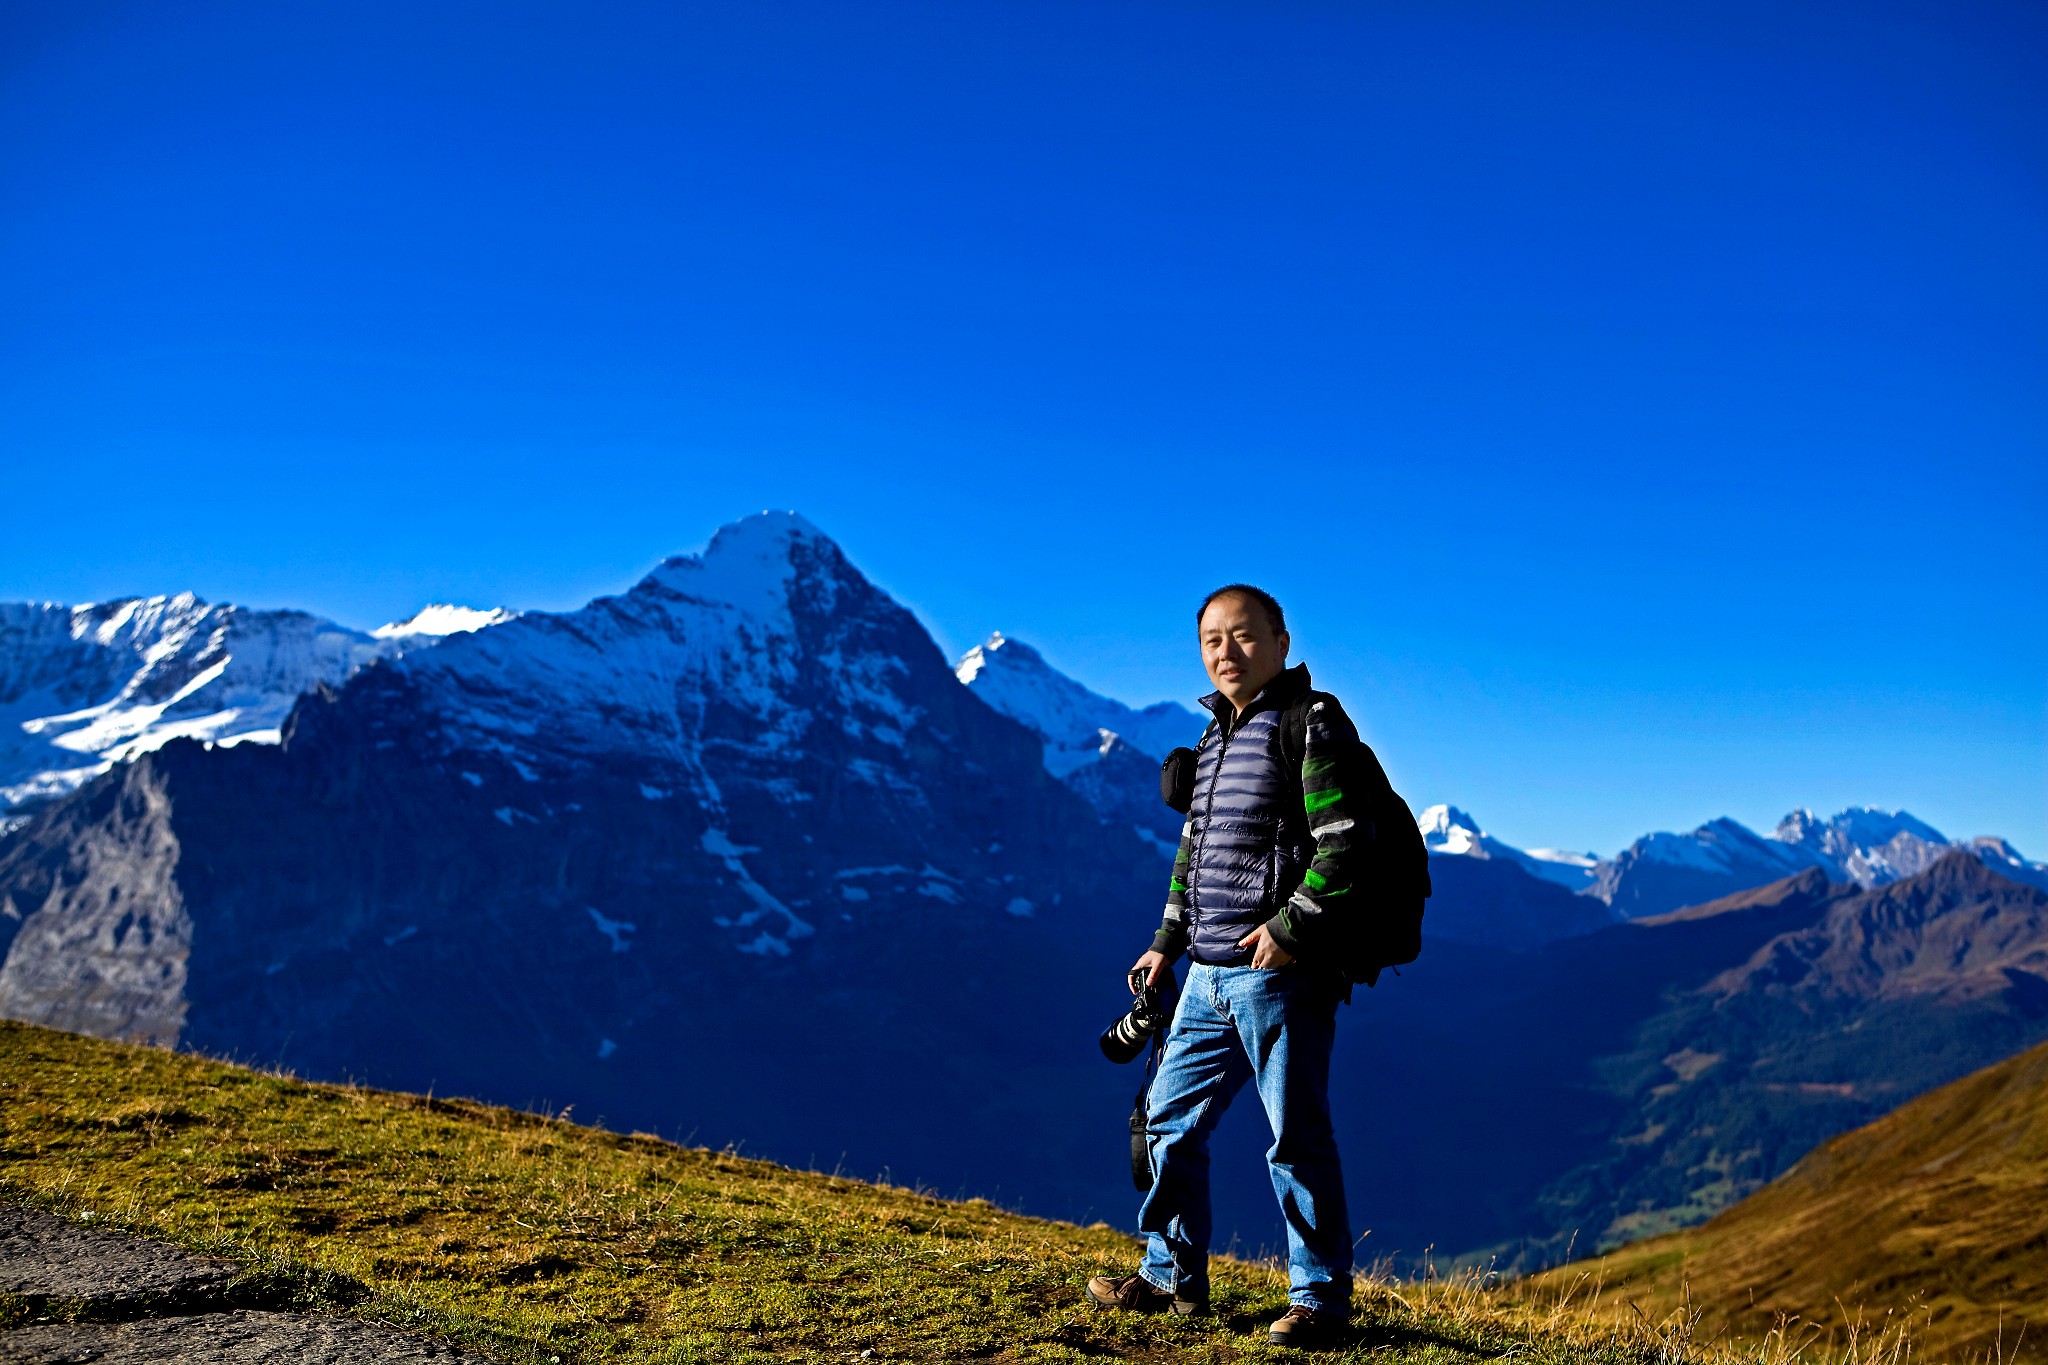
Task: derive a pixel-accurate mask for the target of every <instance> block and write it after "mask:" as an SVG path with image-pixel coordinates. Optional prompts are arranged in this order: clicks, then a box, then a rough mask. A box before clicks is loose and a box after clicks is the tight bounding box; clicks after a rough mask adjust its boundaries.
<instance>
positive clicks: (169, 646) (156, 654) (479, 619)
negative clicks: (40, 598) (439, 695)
mask: <svg viewBox="0 0 2048 1365" xmlns="http://www.w3.org/2000/svg"><path fill="white" fill-rule="evenodd" d="M509 615H510V614H509V613H506V612H503V611H477V610H474V609H471V608H466V607H451V606H446V605H436V606H430V607H428V608H426V609H425V610H423V611H421V612H420V613H419V614H418V615H416V616H414V617H413V618H412V619H411V620H409V621H401V622H394V623H392V624H391V625H387V626H383V627H380V628H379V629H377V630H375V631H367V632H366V631H359V630H351V629H349V628H348V627H347V626H342V625H337V624H336V623H335V622H333V621H329V620H326V619H325V618H323V617H319V616H315V615H313V614H312V613H310V612H303V611H289V610H286V611H264V610H258V609H254V608H249V607H239V606H234V605H229V604H213V603H207V602H204V601H201V600H200V599H199V598H198V597H195V596H194V595H193V594H191V593H179V594H177V595H176V596H169V597H129V598H121V599H118V600H116V601H112V602H95V603H87V604H85V605H83V606H75V607H67V606H60V605H57V604H54V603H48V602H4V603H0V819H4V818H5V817H6V816H7V814H8V812H10V811H19V810H21V809H24V808H27V807H31V806H34V805H37V804H41V803H46V802H48V801H51V800H54V799H56V798H57V797H60V796H63V795H64V794H66V793H68V792H71V791H74V790H76V789H77V788H78V787H79V786H80V785H82V784H83V783H85V782H86V781H89V780H90V779H91V778H93V777H96V776H98V775H99V774H100V773H103V772H105V771H106V770H107V769H108V767H109V766H111V765H112V764H114V763H118V762H122V761H124V760H126V759H130V758H133V757H135V756H136V755H137V754H141V753H147V752H149V751H151V750H153V749H157V748H159V747H161V746H162V745H164V744H166V743H168V742H170V741H171V740H173V739H177V738H181V737H183V738H191V739H199V740H204V741H207V742H210V743H218V744H239V743H248V742H254V743H276V742H277V739H278V737H279V729H280V727H281V726H282V725H283V724H284V720H285V717H286V716H287V715H288V714H289V713H290V711H291V708H292V705H293V703H294V702H296V701H297V700H298V698H299V697H300V696H301V695H302V694H304V693H305V692H307V691H309V690H311V689H312V688H314V687H316V686H319V685H320V684H323V683H326V684H333V683H339V682H341V681H342V680H344V679H345V678H347V677H348V676H349V675H351V674H352V673H354V672H355V671H356V670H357V669H359V668H362V667H363V666H365V665H367V664H369V663H372V662H374V661H376V660H378V659H387V658H393V657H396V656H397V655H399V654H401V653H403V652H405V651H406V650H408V649H413V648H418V647H420V646H423V645H427V644H432V643H434V642H436V641H438V640H440V639H442V638H444V637H445V636H448V635H450V634H454V633H459V632H464V631H471V630H476V629H479V628H481V627H483V626H486V625H491V624H495V623H497V622H498V621H502V620H506V619H509Z"/></svg>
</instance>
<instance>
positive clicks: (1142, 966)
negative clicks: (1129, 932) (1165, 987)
mask: <svg viewBox="0 0 2048 1365" xmlns="http://www.w3.org/2000/svg"><path fill="white" fill-rule="evenodd" d="M1131 970H1132V971H1134V972H1138V971H1142V972H1144V973H1145V983H1146V984H1147V985H1150V986H1156V985H1158V984H1159V978H1160V977H1161V976H1162V975H1163V974H1164V973H1165V971H1166V954H1165V953H1162V952H1160V951H1159V950H1158V949H1157V948H1154V949H1152V950H1151V951H1150V952H1148V953H1146V954H1145V955H1144V956H1143V957H1141V958H1139V959H1138V960H1137V961H1136V962H1133V963H1132V964H1131Z"/></svg>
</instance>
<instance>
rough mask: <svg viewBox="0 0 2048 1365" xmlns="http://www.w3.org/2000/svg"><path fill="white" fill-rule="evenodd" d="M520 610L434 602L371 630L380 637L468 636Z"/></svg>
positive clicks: (515, 614)
mask: <svg viewBox="0 0 2048 1365" xmlns="http://www.w3.org/2000/svg"><path fill="white" fill-rule="evenodd" d="M518 614H519V613H518V612H515V611H507V610H506V609H505V608H503V607H489V608H479V607H458V606H456V605H454V604H453V603H450V602H435V603H432V604H430V605H428V606H425V607H422V608H421V609H420V610H419V611H417V612H415V613H414V614H413V615H411V616H409V617H407V618H406V619H405V620H403V621H393V622H391V623H389V624H388V625H382V626H379V627H377V628H376V629H375V630H373V631H371V632H370V634H371V635H372V636H374V637H375V638H377V639H379V640H398V639H405V638H407V637H410V636H417V635H429V636H434V637H437V638H438V637H441V636H447V635H467V634H468V633H469V632H470V631H473V630H482V629H483V628H484V627H485V626H495V625H497V624H499V623H500V622H503V621H509V620H511V619H512V618H513V617H514V616H517V615H518Z"/></svg>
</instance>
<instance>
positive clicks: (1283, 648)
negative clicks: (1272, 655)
mask: <svg viewBox="0 0 2048 1365" xmlns="http://www.w3.org/2000/svg"><path fill="white" fill-rule="evenodd" d="M1293 643H1294V637H1293V636H1291V635H1289V634H1288V633H1287V632H1286V631H1284V630H1283V631H1281V632H1280V662H1281V663H1283V664H1284V663H1286V662H1287V649H1288V646H1290V645H1292V644H1293Z"/></svg>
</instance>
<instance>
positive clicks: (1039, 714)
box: [953, 631, 1204, 774]
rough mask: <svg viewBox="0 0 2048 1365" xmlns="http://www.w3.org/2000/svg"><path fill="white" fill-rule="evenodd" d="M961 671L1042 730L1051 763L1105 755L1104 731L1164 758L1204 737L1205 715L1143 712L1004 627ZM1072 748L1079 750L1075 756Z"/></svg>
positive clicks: (978, 690) (1165, 705) (1162, 707)
mask: <svg viewBox="0 0 2048 1365" xmlns="http://www.w3.org/2000/svg"><path fill="white" fill-rule="evenodd" d="M953 675H954V676H955V677H957V678H958V679H960V681H961V682H963V683H965V684H966V685H967V686H968V687H969V688H971V689H973V691H974V694H975V695H976V696H977V697H980V698H981V699H982V700H983V701H985V702H987V703H988V704H989V705H990V706H993V707H994V708H995V709H996V710H998V711H1000V712H1002V713H1003V714H1004V715H1006V716H1008V717H1009V718H1010V719H1012V720H1014V721H1017V722H1019V723H1020V724H1022V725H1023V726H1024V727H1025V728H1026V729H1028V730H1030V731H1031V732H1032V733H1033V734H1036V735H1037V736H1038V737H1039V739H1040V740H1042V741H1043V742H1044V743H1045V747H1046V766H1047V767H1048V768H1049V769H1051V770H1052V771H1053V772H1054V773H1056V774H1058V773H1059V772H1060V769H1061V768H1062V767H1068V768H1071V766H1073V763H1070V762H1069V758H1070V757H1071V758H1072V760H1073V762H1074V763H1078V762H1086V761H1087V759H1086V758H1085V757H1082V756H1081V755H1084V754H1093V753H1096V752H1098V751H1099V750H1100V749H1101V748H1102V746H1103V733H1104V732H1105V731H1106V732H1108V733H1109V734H1112V735H1115V736H1117V737H1118V738H1120V739H1121V740H1123V742H1124V743H1126V744H1128V745H1130V746H1131V747H1132V748H1133V749H1135V750H1137V751H1138V752H1139V753H1141V754H1145V755H1147V756H1148V757H1151V758H1154V759H1158V758H1164V757H1165V756H1166V755H1167V753H1169V752H1170V751H1171V750H1173V749H1176V748H1179V747H1180V746H1182V745H1184V744H1193V743H1194V742H1195V741H1196V740H1197V739H1199V738H1200V737H1201V734H1202V726H1203V724H1204V721H1203V718H1202V717H1201V716H1199V715H1197V714H1196V713H1195V712H1193V711H1191V710H1189V709H1188V708H1187V707H1185V706H1181V705H1178V704H1177V703H1174V702H1170V701H1162V702H1155V703H1153V704H1152V705H1150V706H1147V707H1145V708H1143V709H1142V710H1140V709H1138V708H1135V707H1131V706H1126V705H1125V704H1124V703H1123V702H1120V701H1117V700H1115V699H1113V698H1110V697H1105V696H1103V695H1102V694H1101V693H1099V692H1095V691H1092V690H1090V689H1089V688H1087V687H1085V686H1083V685H1082V684H1081V683H1079V682H1076V681H1075V680H1074V679H1072V678H1070V677H1068V676H1067V675H1066V674H1064V673H1062V672H1060V671H1059V670H1058V669H1056V668H1054V667H1053V666H1052V665H1051V664H1049V663H1047V662H1046V661H1045V656H1044V655H1042V654H1040V653H1039V652H1038V651H1037V650H1035V649H1033V648H1032V647H1031V646H1030V645H1027V644H1025V643H1024V642H1023V641H1022V640H1013V639H1010V638H1008V637H1007V636H1005V635H1004V634H1003V633H1002V632H1001V631H997V632H996V633H994V634H992V635H990V636H989V637H988V639H987V640H985V641H983V642H982V643H981V644H978V645H976V646H975V647H974V648H972V649H970V650H968V651H967V652H966V653H965V654H963V655H961V656H960V662H959V663H958V665H957V666H955V668H954V670H953ZM1067 751H1074V753H1073V754H1072V755H1069V754H1068V753H1067Z"/></svg>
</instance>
